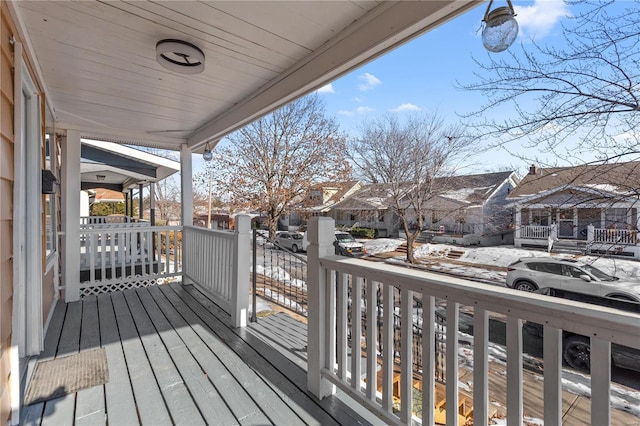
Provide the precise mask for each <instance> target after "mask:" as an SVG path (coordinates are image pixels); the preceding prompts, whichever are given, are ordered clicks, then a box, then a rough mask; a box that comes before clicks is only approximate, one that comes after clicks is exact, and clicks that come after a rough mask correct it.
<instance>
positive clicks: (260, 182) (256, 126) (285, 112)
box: [216, 94, 350, 237]
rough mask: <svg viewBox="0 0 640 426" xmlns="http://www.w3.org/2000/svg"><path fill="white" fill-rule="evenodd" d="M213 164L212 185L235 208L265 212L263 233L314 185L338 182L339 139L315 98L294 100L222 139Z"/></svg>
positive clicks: (344, 170)
mask: <svg viewBox="0 0 640 426" xmlns="http://www.w3.org/2000/svg"><path fill="white" fill-rule="evenodd" d="M228 140H229V142H230V144H228V145H227V147H226V148H222V149H221V150H220V151H219V152H220V155H218V156H216V160H217V161H218V162H219V163H221V164H220V167H221V170H225V172H226V174H225V175H224V176H221V179H220V180H219V181H218V184H220V185H221V188H223V189H222V190H224V191H225V192H227V193H228V194H230V196H231V199H232V203H233V204H234V205H236V206H238V207H245V208H247V207H249V208H251V209H255V210H259V211H262V212H266V215H267V220H268V222H269V235H270V237H273V236H274V235H275V232H276V231H277V226H278V220H279V219H280V217H281V216H282V215H283V214H284V213H286V212H287V210H288V208H289V207H290V205H291V204H292V203H293V202H295V201H297V200H300V199H301V197H304V195H305V194H306V193H307V191H308V190H309V187H310V186H311V185H312V184H314V183H317V182H322V181H330V180H336V179H344V178H345V177H346V176H347V175H348V174H349V172H350V168H349V164H348V162H347V161H346V160H345V153H346V148H345V137H344V136H343V135H342V134H341V132H340V131H339V128H338V124H337V123H336V122H335V121H334V120H333V119H332V118H329V117H327V116H326V114H325V105H324V103H323V102H322V101H321V100H320V98H319V97H318V96H317V95H315V94H314V95H310V96H307V97H304V98H301V99H299V100H296V101H294V102H292V103H290V104H288V105H286V106H284V107H282V108H280V109H279V110H277V111H275V112H273V113H272V114H270V115H268V116H266V117H264V118H261V119H259V120H257V121H254V122H253V123H251V124H249V125H248V126H246V127H244V128H242V129H240V130H239V131H237V132H235V133H233V134H232V135H230V136H229V137H228Z"/></svg>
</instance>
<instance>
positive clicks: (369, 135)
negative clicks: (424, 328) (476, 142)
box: [349, 114, 471, 263]
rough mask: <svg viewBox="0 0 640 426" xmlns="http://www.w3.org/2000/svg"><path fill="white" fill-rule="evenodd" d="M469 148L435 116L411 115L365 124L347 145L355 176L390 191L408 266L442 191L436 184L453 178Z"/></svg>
mask: <svg viewBox="0 0 640 426" xmlns="http://www.w3.org/2000/svg"><path fill="white" fill-rule="evenodd" d="M470 143H471V140H470V139H468V138H466V137H465V136H464V135H463V133H462V129H461V128H459V127H455V126H447V125H446V124H445V122H444V119H443V118H442V117H440V116H439V115H438V114H434V115H431V116H419V115H414V116H411V117H409V118H408V119H407V120H406V121H405V122H401V121H400V120H399V119H398V118H397V116H394V115H386V116H384V117H382V118H380V119H378V120H376V121H370V122H367V123H365V124H364V126H363V129H362V132H361V135H360V136H359V137H358V138H356V139H353V140H352V141H350V144H349V148H350V149H349V153H350V154H349V155H350V158H351V160H352V162H353V163H354V164H355V166H356V170H357V172H359V174H360V175H361V176H362V177H363V179H364V180H365V181H368V182H370V183H380V184H385V185H386V186H387V187H388V191H389V192H388V195H389V197H388V200H389V203H390V204H391V205H389V206H388V207H389V209H391V210H392V211H393V212H394V213H395V214H396V215H397V216H398V218H399V219H400V224H401V226H402V228H403V230H404V232H405V234H406V235H407V260H408V261H409V262H411V263H415V259H414V256H413V246H414V242H415V240H416V238H417V237H418V235H420V232H421V230H422V228H423V225H424V216H425V214H426V211H427V203H428V202H429V200H431V199H432V198H433V197H434V196H435V195H436V194H438V193H439V192H440V191H443V190H445V188H442V187H441V188H436V187H434V180H435V179H436V178H442V177H445V176H451V175H453V174H454V173H455V170H456V164H457V160H459V159H461V157H462V156H463V155H464V154H465V152H466V149H467V147H468V146H469V144H470ZM440 182H442V179H440ZM412 222H415V225H416V226H415V227H414V226H411V223H412Z"/></svg>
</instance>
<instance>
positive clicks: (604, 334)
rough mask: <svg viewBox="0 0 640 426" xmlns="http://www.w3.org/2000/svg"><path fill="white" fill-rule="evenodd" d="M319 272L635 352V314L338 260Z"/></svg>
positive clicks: (638, 319) (638, 327) (638, 325)
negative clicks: (347, 276) (339, 274)
mask: <svg viewBox="0 0 640 426" xmlns="http://www.w3.org/2000/svg"><path fill="white" fill-rule="evenodd" d="M320 264H321V266H322V267H324V268H328V269H331V270H336V271H340V272H345V273H350V274H354V275H356V276H360V277H363V278H366V279H368V280H371V281H376V282H383V283H389V284H393V285H394V286H395V287H397V288H399V289H401V290H403V289H406V290H412V291H415V292H418V293H426V294H428V295H430V296H435V297H438V298H442V299H447V300H449V301H452V302H457V303H461V304H466V305H469V306H474V307H476V306H477V307H481V308H484V309H487V310H489V311H493V312H496V313H501V314H504V315H508V316H513V317H517V318H520V319H523V320H527V321H533V322H537V323H540V324H544V325H549V326H552V327H556V328H559V329H563V330H567V331H571V332H574V333H577V334H582V335H585V336H598V337H601V338H604V339H608V340H610V341H611V342H613V343H618V344H621V345H625V346H632V347H635V348H638V349H640V339H638V336H640V314H636V313H632V312H625V311H621V310H618V309H613V308H608V307H603V306H597V305H592V304H588V303H583V302H577V301H569V300H563V299H558V298H553V297H548V296H543V295H539V294H534V293H527V292H523V291H519V290H514V289H510V288H504V287H497V286H495V285H490V284H482V283H478V282H475V281H468V280H464V279H460V278H453V277H447V276H444V275H441V274H437V273H432V272H425V271H417V270H412V269H407V268H403V267H400V266H395V265H389V264H388V263H373V262H369V261H366V260H362V259H351V258H345V257H343V256H328V257H323V258H321V259H320Z"/></svg>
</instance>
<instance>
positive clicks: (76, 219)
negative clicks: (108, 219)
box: [62, 130, 81, 302]
mask: <svg viewBox="0 0 640 426" xmlns="http://www.w3.org/2000/svg"><path fill="white" fill-rule="evenodd" d="M80 148H81V143H80V133H79V132H78V131H76V130H67V137H66V138H65V139H64V143H63V144H62V232H63V237H62V253H63V256H64V257H63V263H62V282H63V283H64V297H65V301H67V302H73V301H76V300H79V299H80V246H79V241H80Z"/></svg>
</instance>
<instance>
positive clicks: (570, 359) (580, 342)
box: [562, 336, 591, 371]
mask: <svg viewBox="0 0 640 426" xmlns="http://www.w3.org/2000/svg"><path fill="white" fill-rule="evenodd" d="M562 357H563V358H564V360H565V362H566V363H567V364H569V367H571V368H575V369H576V370H585V371H589V370H590V368H591V342H590V340H589V338H588V337H584V336H570V337H567V339H566V340H565V342H564V348H563V350H562Z"/></svg>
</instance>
